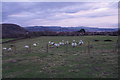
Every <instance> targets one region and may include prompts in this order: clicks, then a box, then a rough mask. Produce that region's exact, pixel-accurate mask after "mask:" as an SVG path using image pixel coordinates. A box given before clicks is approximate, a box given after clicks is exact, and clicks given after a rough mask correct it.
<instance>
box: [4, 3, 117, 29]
mask: <svg viewBox="0 0 120 80" xmlns="http://www.w3.org/2000/svg"><path fill="white" fill-rule="evenodd" d="M2 22H3V23H16V24H18V25H21V26H22V27H27V26H63V27H77V26H88V27H102V28H106V27H107V28H113V27H114V28H115V27H118V25H117V24H118V3H117V2H101V3H100V2H2Z"/></svg>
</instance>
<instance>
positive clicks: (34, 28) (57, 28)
mask: <svg viewBox="0 0 120 80" xmlns="http://www.w3.org/2000/svg"><path fill="white" fill-rule="evenodd" d="M25 29H26V30H28V31H57V32H72V31H79V30H80V29H85V30H86V31H88V32H104V31H105V32H107V31H108V32H112V31H117V29H116V28H110V29H109V28H92V27H84V26H80V27H60V26H30V27H25Z"/></svg>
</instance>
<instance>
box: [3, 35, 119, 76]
mask: <svg viewBox="0 0 120 80" xmlns="http://www.w3.org/2000/svg"><path fill="white" fill-rule="evenodd" d="M107 39H110V40H112V41H104V40H107ZM117 39H118V37H117V36H41V37H37V38H31V39H23V40H18V41H15V42H10V43H5V44H3V45H2V46H3V47H10V45H11V44H12V45H14V46H15V47H13V48H12V51H6V50H3V51H2V58H3V59H2V63H3V65H2V76H3V78H117V77H118V54H117ZM61 40H65V41H67V40H68V41H70V42H72V40H76V41H79V40H83V41H84V44H83V45H81V46H76V47H75V48H73V47H72V46H71V44H70V45H65V46H60V47H59V48H56V47H55V48H48V47H47V43H48V42H49V41H54V42H60V41H61ZM95 40H99V41H95ZM36 42H38V43H39V44H38V45H37V46H32V44H33V43H36ZM25 45H29V46H30V48H29V49H26V48H24V46H25Z"/></svg>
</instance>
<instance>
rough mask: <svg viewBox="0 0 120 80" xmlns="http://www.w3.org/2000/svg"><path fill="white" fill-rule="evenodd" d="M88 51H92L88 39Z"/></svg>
mask: <svg viewBox="0 0 120 80" xmlns="http://www.w3.org/2000/svg"><path fill="white" fill-rule="evenodd" d="M88 53H90V41H88Z"/></svg>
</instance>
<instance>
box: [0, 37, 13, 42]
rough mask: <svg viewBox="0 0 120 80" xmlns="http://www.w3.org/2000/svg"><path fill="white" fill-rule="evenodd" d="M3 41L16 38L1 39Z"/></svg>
mask: <svg viewBox="0 0 120 80" xmlns="http://www.w3.org/2000/svg"><path fill="white" fill-rule="evenodd" d="M1 40H2V42H5V41H9V40H14V38H6V39H1Z"/></svg>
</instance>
